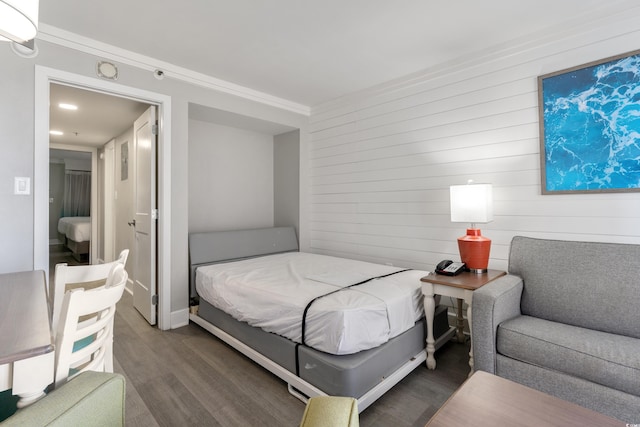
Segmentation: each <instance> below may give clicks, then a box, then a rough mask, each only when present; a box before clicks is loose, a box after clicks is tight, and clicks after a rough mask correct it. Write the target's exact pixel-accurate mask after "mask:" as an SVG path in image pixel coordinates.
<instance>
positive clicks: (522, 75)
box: [306, 9, 640, 270]
mask: <svg viewBox="0 0 640 427" xmlns="http://www.w3.org/2000/svg"><path fill="white" fill-rule="evenodd" d="M639 18H640V10H639V9H636V10H634V11H630V13H629V14H628V15H627V16H626V17H625V18H623V19H618V20H616V21H613V20H612V21H608V22H602V23H601V26H599V27H594V28H593V29H588V28H583V29H582V30H581V31H573V32H571V33H569V32H567V34H569V35H567V34H564V35H562V37H558V35H555V34H554V35H550V36H549V38H547V39H545V40H537V41H535V40H531V41H529V43H528V44H526V45H521V46H517V47H513V48H511V49H509V50H503V51H502V52H497V53H496V52H494V53H493V54H492V55H490V56H485V57H482V58H480V57H478V58H472V59H470V60H468V61H466V62H462V61H461V62H460V63H458V64H455V66H450V67H448V68H441V69H434V70H431V71H430V72H429V73H425V74H423V75H420V76H412V78H411V79H410V80H409V79H407V80H404V81H398V82H392V83H389V84H387V85H384V86H381V87H379V88H375V89H372V90H370V91H368V92H366V93H362V94H355V95H353V96H350V97H348V98H345V99H342V100H339V101H336V102H333V103H330V104H327V105H324V106H320V107H317V108H314V109H313V110H312V116H311V119H310V122H311V123H310V128H311V129H310V131H311V143H310V147H309V165H310V168H309V175H310V177H309V180H310V182H309V185H308V187H307V190H306V191H308V193H309V198H310V200H309V215H310V222H309V227H310V236H311V242H310V248H311V250H312V251H314V252H319V253H329V254H337V255H341V256H346V257H352V258H358V259H365V260H373V261H381V262H392V263H394V264H396V265H402V266H408V267H413V268H422V269H428V270H431V269H433V267H434V266H435V264H436V263H437V261H439V260H441V259H444V258H450V259H459V255H458V249H457V243H456V238H457V237H459V236H460V235H463V234H464V232H465V227H466V225H465V224H454V223H451V222H450V217H449V186H450V185H452V184H464V183H466V181H467V179H474V180H475V181H476V182H490V183H493V185H494V200H495V202H494V205H495V220H494V221H493V222H492V223H490V224H486V225H484V226H482V227H481V228H482V230H483V234H485V235H486V236H487V237H489V238H491V239H492V240H493V247H492V251H491V259H490V267H491V268H499V269H506V267H507V257H508V249H509V243H510V241H511V238H512V237H513V236H514V235H516V234H521V235H527V236H534V237H545V238H557V239H576V240H595V241H611V242H627V243H640V193H614V194H579V195H545V196H542V195H541V189H540V158H539V152H540V151H539V139H538V110H537V95H538V93H537V81H536V79H537V76H538V75H541V74H546V73H549V72H552V71H556V70H561V69H564V68H568V67H572V66H576V65H580V64H583V63H587V62H590V61H594V60H598V59H602V58H606V57H609V56H612V55H616V54H620V53H623V52H628V51H631V50H633V49H637V48H638V40H640V19H639Z"/></svg>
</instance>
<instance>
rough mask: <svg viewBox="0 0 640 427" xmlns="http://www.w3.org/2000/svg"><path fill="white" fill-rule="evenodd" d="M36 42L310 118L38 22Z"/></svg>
mask: <svg viewBox="0 0 640 427" xmlns="http://www.w3.org/2000/svg"><path fill="white" fill-rule="evenodd" d="M37 39H38V40H42V41H46V42H49V43H53V44H56V45H59V46H63V47H66V48H69V49H73V50H77V51H80V52H83V53H86V54H89V55H95V56H98V57H100V58H105V59H109V60H111V61H115V62H118V63H121V64H127V65H130V66H132V67H136V68H140V69H143V70H147V71H150V72H154V71H155V70H158V69H161V70H162V71H163V72H164V75H165V77H171V78H174V79H177V80H181V81H184V82H187V83H191V84H194V85H197V86H201V87H205V88H207V89H212V90H215V91H218V92H223V93H227V94H230V95H234V96H238V97H240V98H245V99H249V100H251V101H255V102H259V103H261V104H265V105H269V106H272V107H276V108H280V109H282V110H287V111H291V112H293V113H296V114H301V115H304V116H307V117H308V116H309V115H310V114H311V108H310V107H309V106H306V105H302V104H298V103H296V102H292V101H289V100H287V99H283V98H279V97H277V96H273V95H269V94H267V93H264V92H260V91H257V90H254V89H251V88H248V87H245V86H241V85H238V84H235V83H231V82H228V81H226V80H221V79H217V78H215V77H211V76H208V75H206V74H203V73H199V72H196V71H193V70H189V69H187V68H184V67H180V66H178V65H175V64H171V63H168V62H164V61H160V60H158V59H155V58H152V57H149V56H145V55H141V54H138V53H135V52H132V51H130V50H126V49H122V48H119V47H117V46H113V45H109V44H106V43H102V42H99V41H97V40H94V39H90V38H88V37H84V36H81V35H79V34H75V33H72V32H69V31H66V30H62V29H60V28H57V27H54V26H51V25H48V24H45V23H42V22H41V23H40V26H39V29H38V36H37Z"/></svg>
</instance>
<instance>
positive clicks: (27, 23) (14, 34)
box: [0, 0, 38, 43]
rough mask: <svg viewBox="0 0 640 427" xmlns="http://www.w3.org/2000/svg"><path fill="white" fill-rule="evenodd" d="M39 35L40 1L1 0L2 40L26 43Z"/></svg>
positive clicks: (0, 34)
mask: <svg viewBox="0 0 640 427" xmlns="http://www.w3.org/2000/svg"><path fill="white" fill-rule="evenodd" d="M37 33H38V0H0V39H4V38H6V39H9V40H13V41H14V42H16V43H24V42H26V41H29V40H32V39H34V38H35V36H36V34H37Z"/></svg>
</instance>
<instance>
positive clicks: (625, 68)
mask: <svg viewBox="0 0 640 427" xmlns="http://www.w3.org/2000/svg"><path fill="white" fill-rule="evenodd" d="M538 81H539V90H540V91H541V94H540V101H541V105H540V112H541V120H542V126H543V132H542V133H541V155H542V159H543V161H542V167H543V169H544V170H543V171H542V176H543V182H542V190H543V193H568V192H582V191H592V192H603V191H640V52H634V53H633V54H627V55H626V56H620V57H616V58H615V59H611V60H604V61H603V62H600V63H597V64H592V65H589V66H584V67H582V68H574V69H570V70H568V71H560V72H556V73H552V74H548V75H546V76H541V77H539V79H538Z"/></svg>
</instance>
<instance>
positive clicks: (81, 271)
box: [49, 249, 129, 334]
mask: <svg viewBox="0 0 640 427" xmlns="http://www.w3.org/2000/svg"><path fill="white" fill-rule="evenodd" d="M128 257H129V249H124V250H123V251H122V252H120V255H119V256H118V259H116V260H115V261H112V262H107V263H104V264H93V265H73V266H70V265H67V264H66V263H63V264H57V265H56V269H55V274H54V276H53V282H52V283H50V290H49V306H50V307H51V328H52V330H53V333H54V334H55V333H56V331H57V327H58V319H60V309H61V307H62V297H63V295H64V293H65V292H66V291H68V290H69V289H73V288H83V289H89V288H95V287H98V286H102V285H104V282H105V280H106V279H107V276H108V275H109V272H110V271H111V268H112V267H113V266H114V265H116V264H122V265H123V266H124V265H126V263H127V258H128Z"/></svg>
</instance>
